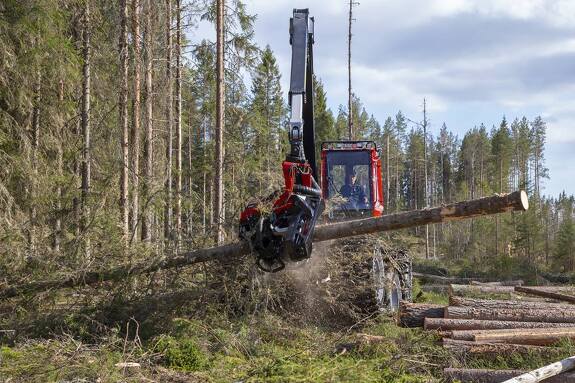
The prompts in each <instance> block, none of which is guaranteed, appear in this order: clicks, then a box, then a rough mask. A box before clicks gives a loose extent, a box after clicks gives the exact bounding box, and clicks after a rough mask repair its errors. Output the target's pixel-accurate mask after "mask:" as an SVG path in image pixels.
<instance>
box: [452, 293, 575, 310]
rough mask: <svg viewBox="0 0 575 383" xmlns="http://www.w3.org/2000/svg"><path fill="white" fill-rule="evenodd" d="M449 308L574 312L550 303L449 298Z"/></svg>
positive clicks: (560, 305) (570, 308)
mask: <svg viewBox="0 0 575 383" xmlns="http://www.w3.org/2000/svg"><path fill="white" fill-rule="evenodd" d="M449 304H450V305H451V306H469V307H474V308H478V309H549V310H575V306H572V305H568V304H561V303H552V302H532V301H527V302H524V301H512V300H495V299H475V298H463V297H458V296H454V295H452V296H450V297H449Z"/></svg>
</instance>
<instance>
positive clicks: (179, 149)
mask: <svg viewBox="0 0 575 383" xmlns="http://www.w3.org/2000/svg"><path fill="white" fill-rule="evenodd" d="M181 7H182V6H181V0H176V211H175V215H176V238H177V245H176V248H178V246H179V244H180V242H181V238H182V64H181V61H182V57H181V56H182V47H181V45H182V31H181V20H180V19H181V17H182V15H181V13H182V10H181Z"/></svg>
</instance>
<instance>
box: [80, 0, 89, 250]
mask: <svg viewBox="0 0 575 383" xmlns="http://www.w3.org/2000/svg"><path fill="white" fill-rule="evenodd" d="M84 17H85V19H84V31H83V35H84V38H83V40H84V42H83V45H84V46H83V56H84V67H83V71H82V72H83V84H82V136H83V138H84V144H83V147H82V170H81V171H82V198H81V213H80V232H81V233H82V235H83V236H84V253H85V257H86V259H89V258H90V239H89V235H88V234H87V233H86V229H87V223H88V217H89V214H90V208H89V203H88V198H89V194H90V183H91V178H92V174H91V173H92V165H91V150H90V146H91V142H90V117H91V116H90V92H91V73H90V65H91V63H90V58H91V57H90V56H91V47H90V37H91V36H90V8H89V1H86V9H85V14H84Z"/></svg>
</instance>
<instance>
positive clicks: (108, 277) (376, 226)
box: [0, 192, 575, 325]
mask: <svg viewBox="0 0 575 383" xmlns="http://www.w3.org/2000/svg"><path fill="white" fill-rule="evenodd" d="M524 194H525V192H515V193H511V194H508V195H505V196H493V197H486V198H482V199H480V200H475V201H466V202H459V203H455V204H452V205H448V206H443V207H439V208H435V209H431V210H428V209H425V210H421V211H419V212H405V213H400V214H392V215H384V216H381V217H373V218H367V219H360V220H354V221H348V222H344V223H343V224H342V223H335V224H328V225H321V226H318V227H317V228H316V229H315V236H314V241H317V242H320V241H328V240H331V239H336V238H346V237H352V236H357V235H364V234H369V233H375V232H384V231H390V230H396V229H400V228H408V227H412V226H416V225H424V224H426V223H432V222H441V220H442V219H449V220H457V219H466V218H469V217H473V216H477V215H487V214H496V213H501V212H504V211H508V210H509V209H524V208H525V206H524V205H523V202H524V201H523V199H522V196H524ZM441 212H443V213H444V214H442V213H441ZM437 216H439V218H434V217H437ZM429 217H432V219H430V218H429ZM250 252H251V250H250V245H249V244H248V243H246V242H245V241H244V242H237V243H232V244H228V245H224V246H218V247H212V248H208V249H200V250H196V251H190V252H186V253H183V254H181V255H179V256H177V257H173V258H170V259H167V260H159V261H157V262H149V261H146V262H143V263H141V264H139V265H131V264H128V265H124V266H120V267H118V268H115V269H110V270H105V271H93V272H90V271H84V272H82V273H80V274H79V275H73V276H69V277H67V278H65V279H61V280H57V281H40V282H33V283H29V284H24V285H19V286H13V287H9V288H5V289H0V299H5V298H10V297H14V296H16V295H18V294H20V293H25V292H38V291H44V290H46V289H52V288H58V287H60V288H62V287H74V286H81V285H88V284H96V283H99V282H104V281H118V280H124V279H125V278H126V277H128V276H130V275H136V274H142V273H149V272H155V271H157V270H160V269H168V268H174V267H180V266H186V265H191V264H195V263H199V262H207V261H211V260H222V261H230V260H233V259H237V258H239V257H241V256H244V255H247V254H249V253H250ZM436 308H437V307H436ZM454 308H460V307H454ZM423 311H424V310H423ZM547 311H548V310H547ZM437 312H439V311H437ZM568 314H569V312H568V313H567V314H566V315H567V316H568ZM426 316H428V317H430V316H431V315H422V316H420V317H419V320H420V323H421V325H422V323H423V318H424V317H426ZM574 318H575V314H574V315H573V317H572V319H573V320H575V319H574ZM479 319H481V318H479ZM502 320H507V319H502ZM520 320H521V319H520ZM525 321H527V319H525ZM530 321H531V320H530ZM535 321H541V320H535Z"/></svg>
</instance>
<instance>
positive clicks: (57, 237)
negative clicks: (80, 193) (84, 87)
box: [52, 80, 66, 253]
mask: <svg viewBox="0 0 575 383" xmlns="http://www.w3.org/2000/svg"><path fill="white" fill-rule="evenodd" d="M58 85H59V86H58V103H59V104H60V108H61V109H60V110H62V111H63V110H64V81H62V80H60V83H59V84H58ZM64 119H65V116H64V115H61V118H60V121H59V122H58V128H57V129H58V133H57V134H56V140H57V142H56V172H57V174H58V177H59V180H58V183H57V185H56V218H55V220H54V240H53V242H52V249H53V250H54V252H56V253H59V252H60V242H61V239H62V200H63V199H64V189H63V188H62V177H63V176H64V148H63V145H64V143H63V141H64V128H65V125H66V124H65V122H64Z"/></svg>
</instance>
